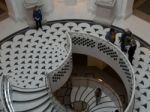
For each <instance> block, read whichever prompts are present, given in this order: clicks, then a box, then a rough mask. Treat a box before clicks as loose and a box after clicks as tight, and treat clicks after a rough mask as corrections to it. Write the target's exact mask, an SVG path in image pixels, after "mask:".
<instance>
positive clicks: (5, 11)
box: [0, 0, 8, 21]
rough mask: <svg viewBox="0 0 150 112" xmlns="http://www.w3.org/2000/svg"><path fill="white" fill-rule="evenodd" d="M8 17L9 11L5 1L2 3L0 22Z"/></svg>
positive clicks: (0, 3)
mask: <svg viewBox="0 0 150 112" xmlns="http://www.w3.org/2000/svg"><path fill="white" fill-rule="evenodd" d="M7 17H8V9H7V6H6V2H5V0H1V1H0V21H1V20H4V19H5V18H7Z"/></svg>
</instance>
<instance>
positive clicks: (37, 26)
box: [35, 21, 39, 30]
mask: <svg viewBox="0 0 150 112" xmlns="http://www.w3.org/2000/svg"><path fill="white" fill-rule="evenodd" d="M35 23H36V29H37V30H38V29H39V23H38V21H35Z"/></svg>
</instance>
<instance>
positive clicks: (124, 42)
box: [120, 29, 132, 53]
mask: <svg viewBox="0 0 150 112" xmlns="http://www.w3.org/2000/svg"><path fill="white" fill-rule="evenodd" d="M131 37H132V32H131V31H130V30H128V29H126V30H125V31H124V32H123V34H122V36H121V38H120V43H121V51H122V52H124V53H127V49H126V46H128V45H130V40H131Z"/></svg>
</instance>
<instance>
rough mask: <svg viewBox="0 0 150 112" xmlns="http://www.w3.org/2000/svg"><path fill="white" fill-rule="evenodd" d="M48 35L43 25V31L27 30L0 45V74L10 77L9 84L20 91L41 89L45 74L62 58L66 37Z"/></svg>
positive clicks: (61, 60)
mask: <svg viewBox="0 0 150 112" xmlns="http://www.w3.org/2000/svg"><path fill="white" fill-rule="evenodd" d="M52 32H53V31H52V30H51V29H50V27H49V26H44V27H43V31H42V30H39V31H36V30H29V31H27V32H26V33H25V35H16V36H15V37H14V38H13V41H9V42H5V43H4V44H3V45H2V46H1V56H2V57H1V61H2V68H3V74H4V75H9V76H11V78H10V80H11V83H12V84H13V85H15V86H17V87H20V88H39V87H42V86H45V81H44V80H45V75H46V74H47V73H50V72H52V71H54V70H55V69H57V68H58V67H59V66H60V65H61V64H62V62H63V61H64V60H65V59H66V56H67V50H66V48H65V46H66V45H67V41H66V39H67V36H66V35H60V34H57V32H53V33H52Z"/></svg>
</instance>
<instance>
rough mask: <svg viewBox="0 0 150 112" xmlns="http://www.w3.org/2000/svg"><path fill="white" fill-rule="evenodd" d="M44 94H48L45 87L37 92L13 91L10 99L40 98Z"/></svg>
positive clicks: (28, 99) (27, 99) (29, 99)
mask: <svg viewBox="0 0 150 112" xmlns="http://www.w3.org/2000/svg"><path fill="white" fill-rule="evenodd" d="M44 95H48V91H47V90H46V89H45V90H43V91H39V92H28V93H27V92H25V93H23V92H18V91H13V93H12V100H13V101H31V100H35V99H37V98H40V97H42V96H44Z"/></svg>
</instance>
